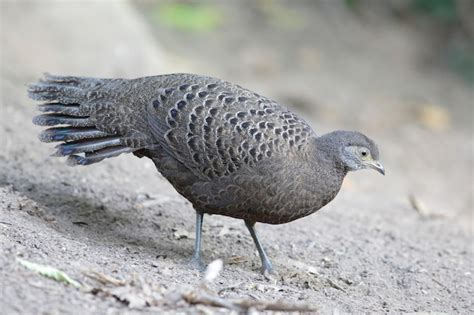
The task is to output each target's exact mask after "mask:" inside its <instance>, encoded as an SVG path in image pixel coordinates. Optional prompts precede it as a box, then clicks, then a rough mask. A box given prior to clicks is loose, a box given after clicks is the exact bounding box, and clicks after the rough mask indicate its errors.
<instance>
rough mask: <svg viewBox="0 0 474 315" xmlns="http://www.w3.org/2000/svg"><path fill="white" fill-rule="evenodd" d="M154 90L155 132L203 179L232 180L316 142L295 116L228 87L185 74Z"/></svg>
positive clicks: (149, 108)
mask: <svg viewBox="0 0 474 315" xmlns="http://www.w3.org/2000/svg"><path fill="white" fill-rule="evenodd" d="M174 76H179V75H174ZM148 85H150V84H148ZM155 86H159V88H156V90H155V92H154V93H152V94H153V97H151V98H149V99H148V100H147V105H146V117H147V122H148V124H149V127H150V130H151V133H152V134H153V136H154V137H155V139H156V140H157V141H158V142H159V143H160V144H161V146H162V147H163V149H164V150H166V151H167V152H168V154H170V155H172V156H173V157H174V158H176V159H177V160H179V161H180V162H181V163H182V164H184V165H185V166H186V167H188V168H189V169H190V170H192V172H193V173H195V174H196V175H198V176H199V177H201V178H207V179H212V178H215V177H222V176H226V175H230V174H232V173H234V172H236V171H237V170H239V169H240V168H241V167H243V166H250V167H251V166H254V165H255V164H256V163H259V162H261V161H264V160H266V159H269V158H271V156H272V155H279V156H282V155H283V156H285V155H291V153H292V152H296V151H301V150H305V149H306V142H307V141H308V140H309V139H310V138H312V137H314V133H313V131H312V129H311V127H310V126H309V125H308V124H307V123H306V122H305V121H304V120H302V119H301V118H299V117H298V116H297V115H295V114H294V113H292V112H290V111H288V110H287V109H286V108H284V107H283V106H280V105H279V104H278V103H276V102H274V101H272V100H269V99H267V98H265V97H263V96H261V95H258V94H256V93H253V92H251V91H249V90H246V89H243V88H241V87H240V86H237V85H233V84H231V83H229V82H225V81H220V80H218V79H214V78H209V77H201V76H193V75H181V77H170V78H166V79H165V80H161V82H160V83H157V84H156V85H155ZM149 89H153V88H152V87H151V86H150V87H149Z"/></svg>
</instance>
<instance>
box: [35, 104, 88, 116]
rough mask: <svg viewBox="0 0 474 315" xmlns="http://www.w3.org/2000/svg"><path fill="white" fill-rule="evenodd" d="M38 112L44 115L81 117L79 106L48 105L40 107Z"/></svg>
mask: <svg viewBox="0 0 474 315" xmlns="http://www.w3.org/2000/svg"><path fill="white" fill-rule="evenodd" d="M38 110H39V111H40V112H44V113H56V114H64V115H70V116H80V115H81V112H80V105H79V104H61V103H46V104H41V105H38Z"/></svg>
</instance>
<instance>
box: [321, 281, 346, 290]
mask: <svg viewBox="0 0 474 315" xmlns="http://www.w3.org/2000/svg"><path fill="white" fill-rule="evenodd" d="M326 281H327V283H329V285H330V286H331V287H333V288H334V289H336V290H340V291H342V292H346V290H344V289H343V288H341V287H340V286H339V285H338V284H337V283H335V282H334V281H332V280H331V279H329V278H327V279H326Z"/></svg>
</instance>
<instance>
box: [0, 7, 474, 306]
mask: <svg viewBox="0 0 474 315" xmlns="http://www.w3.org/2000/svg"><path fill="white" fill-rule="evenodd" d="M0 5H1V23H2V25H1V27H2V28H1V47H2V49H1V50H2V56H1V58H2V59H1V60H2V61H1V67H2V69H1V82H0V83H1V103H0V110H1V114H0V139H1V141H2V150H1V152H0V251H1V253H2V254H3V255H0V280H1V288H0V308H1V309H2V313H4V314H43V313H48V314H73V313H84V312H88V313H101V314H102V313H109V314H116V313H121V312H124V311H127V312H128V313H139V312H156V311H159V310H160V311H162V310H181V311H186V312H195V311H200V312H216V311H218V310H219V309H218V308H214V307H210V306H204V305H199V304H198V305H192V304H190V303H189V302H190V300H189V299H188V301H185V299H183V297H182V293H183V292H189V290H195V289H196V288H198V291H199V292H202V290H201V289H199V288H200V285H201V283H202V281H203V280H202V275H201V274H199V273H198V272H196V271H193V270H191V269H189V268H188V266H187V261H188V259H189V257H190V255H191V253H192V248H193V239H192V238H193V231H194V213H193V210H192V207H191V205H190V204H189V203H188V202H187V201H185V200H184V199H182V198H181V197H179V196H178V195H177V194H176V193H175V192H174V191H173V189H172V188H171V186H170V185H169V184H168V183H167V182H165V181H164V180H163V179H162V178H161V177H160V176H159V175H158V174H157V173H156V172H155V171H154V167H153V165H152V163H151V162H149V161H145V160H139V159H136V158H134V157H132V156H122V157H120V158H116V159H111V160H108V161H104V162H102V163H99V165H94V166H90V167H87V168H81V167H76V168H70V167H67V166H66V165H65V163H64V161H63V160H61V159H57V158H52V157H49V154H50V153H51V146H48V145H42V144H40V143H39V141H38V140H37V138H36V134H37V133H38V130H39V128H37V127H35V126H33V125H32V124H31V118H32V117H33V115H34V114H35V107H34V106H33V104H32V102H31V101H30V100H28V99H27V98H26V93H25V85H26V84H27V83H28V82H31V81H34V80H36V79H37V78H38V77H39V76H40V75H41V73H42V72H45V71H48V72H51V73H59V74H82V75H93V76H107V77H119V76H122V77H135V76H143V75H150V74H157V73H164V72H179V71H188V72H201V73H207V74H211V75H215V76H219V77H223V78H225V79H229V80H232V81H235V82H238V83H240V84H242V85H244V86H246V87H249V88H252V89H254V90H257V91H259V92H262V93H265V94H266V95H269V96H273V97H275V98H278V99H279V100H282V101H287V102H288V103H294V104H296V105H298V106H297V107H296V110H298V111H300V112H302V113H303V115H305V116H306V117H308V118H309V120H310V121H312V123H313V125H314V126H315V127H316V128H315V129H316V130H317V131H318V132H319V133H322V132H325V131H327V130H331V129H335V128H341V126H343V127H344V128H353V129H360V130H363V131H364V132H366V133H368V134H371V135H374V136H373V137H374V138H375V139H376V140H377V142H378V143H379V144H380V149H381V152H382V156H383V160H384V162H385V165H386V169H387V173H388V174H387V176H386V177H385V178H384V177H382V176H378V175H377V174H375V173H373V174H372V173H365V172H360V173H356V174H351V175H350V176H349V178H348V180H347V181H346V182H345V184H344V186H343V189H342V191H341V192H340V194H339V196H338V197H337V198H336V200H335V201H334V202H332V203H331V204H330V205H328V206H327V207H326V208H324V209H323V210H321V211H320V212H319V213H317V214H315V215H312V216H310V217H308V218H305V219H302V220H298V221H296V222H293V223H290V224H286V225H282V226H267V225H260V226H258V228H259V230H260V233H261V236H262V239H263V241H264V242H265V244H266V246H267V247H268V252H269V255H270V256H271V257H272V260H273V262H274V264H275V266H276V268H277V269H278V271H279V276H278V277H275V278H274V279H266V278H265V277H263V276H261V275H260V273H259V266H260V263H259V259H258V256H257V254H256V252H255V249H254V246H253V244H252V241H251V239H250V237H249V236H248V235H247V233H246V230H245V226H244V224H243V223H242V222H239V221H237V220H233V219H229V218H224V217H217V216H213V217H209V216H208V217H206V218H205V223H204V240H203V242H204V243H203V244H204V257H205V260H206V261H207V262H211V261H213V260H215V259H222V260H223V261H224V270H223V271H222V272H221V274H220V275H219V276H218V277H217V279H216V280H215V281H214V282H212V283H211V284H208V287H209V289H210V292H213V293H212V294H216V296H217V292H219V296H220V297H222V298H225V299H227V300H232V299H240V298H246V299H249V300H251V301H260V300H266V301H278V300H282V301H285V303H296V304H298V305H300V304H304V305H309V306H311V307H314V308H315V309H317V310H318V311H319V312H321V313H334V312H336V311H340V312H388V311H391V312H396V313H399V312H447V313H462V314H468V313H473V312H474V304H473V300H472V297H473V296H474V292H473V281H472V277H473V276H472V273H473V272H474V270H473V245H472V236H473V235H472V233H473V232H472V224H473V218H472V211H473V207H472V202H473V199H472V178H473V177H472V176H473V173H472V172H473V151H472V148H473V145H474V143H473V139H472V129H470V128H471V127H470V126H469V124H468V123H469V120H471V119H472V116H471V118H466V116H467V115H469V114H472V104H470V101H472V98H471V97H472V96H473V95H472V90H470V89H469V88H468V87H467V86H463V84H462V82H460V81H458V80H457V79H456V78H455V77H452V76H450V75H449V74H446V73H444V72H443V71H441V70H440V69H436V68H429V69H425V68H422V67H421V68H420V67H419V66H418V62H419V58H420V56H423V54H424V49H425V48H423V47H425V46H424V45H423V43H422V41H421V40H420V38H419V37H417V36H420V35H419V34H418V35H417V34H416V33H414V32H413V31H412V30H410V29H407V28H406V27H402V26H396V27H395V26H394V25H385V26H384V25H383V24H381V25H377V26H378V27H376V30H377V31H376V32H374V31H371V30H373V28H368V27H366V26H364V25H365V24H360V23H358V22H357V21H356V20H354V19H353V18H352V19H351V18H349V17H347V18H346V21H347V25H346V26H345V27H346V28H351V29H352V30H353V32H354V33H353V34H352V35H351V36H350V37H351V38H352V37H356V38H357V39H358V40H355V39H351V38H346V37H343V35H342V34H344V33H345V32H344V30H345V28H344V27H341V29H339V30H336V34H337V35H338V36H339V38H340V39H339V40H338V41H336V42H333V41H331V42H330V43H328V44H322V42H324V40H325V38H326V37H325V36H326V35H325V34H326V32H331V31H334V29H333V28H331V27H330V26H324V25H325V24H324V21H326V22H327V21H331V14H339V13H337V12H336V13H335V12H333V11H334V9H329V10H328V8H325V10H326V11H323V12H322V13H321V12H320V13H318V14H319V15H317V17H321V16H325V18H324V19H325V20H324V21H323V22H321V25H319V24H317V23H316V24H315V26H314V28H306V29H304V30H303V31H302V32H303V33H302V34H306V35H307V36H308V38H311V39H313V41H306V42H311V43H313V44H312V45H308V47H305V50H303V52H299V53H300V54H303V55H305V54H306V55H305V56H306V59H305V60H306V62H308V63H309V64H313V67H310V66H308V65H309V64H308V63H307V64H290V65H286V66H285V63H284V62H282V59H281V58H283V57H282V56H283V55H286V56H288V54H289V53H290V52H288V49H287V50H286V51H285V50H283V49H282V50H280V49H275V51H277V52H280V53H281V54H283V55H280V53H275V52H271V53H269V55H268V56H269V57H268V58H262V55H261V53H262V52H265V51H268V49H265V47H268V45H272V47H277V46H276V45H277V42H279V43H280V45H282V44H281V43H282V42H281V41H276V39H275V38H273V37H271V35H269V34H270V32H269V31H268V28H265V27H262V31H261V32H260V33H256V34H255V36H256V39H261V41H260V42H258V41H251V40H249V41H248V43H247V45H245V43H246V42H245V41H243V42H240V43H241V44H240V45H239V48H240V49H241V50H239V53H236V56H239V58H240V59H239V60H250V61H248V62H249V64H243V67H240V68H239V67H236V65H235V63H232V62H231V61H230V60H228V59H226V58H228V57H227V56H229V55H230V54H229V53H228V51H225V50H224V48H223V51H222V52H221V53H218V52H216V49H217V48H212V47H217V44H218V43H219V42H218V41H216V42H212V41H211V42H208V45H207V46H206V45H204V44H202V43H203V42H204V43H205V41H204V39H202V38H199V36H202V35H199V36H198V35H196V38H195V39H194V42H193V39H187V40H190V41H191V42H188V45H195V46H193V47H196V50H195V51H196V52H199V53H200V54H201V55H199V58H197V57H195V58H194V59H193V58H191V56H190V52H189V50H180V48H183V47H184V46H185V45H184V44H183V43H184V41H176V39H174V40H175V41H176V42H178V43H177V44H175V46H172V45H171V44H169V43H168V42H169V41H170V40H171V38H174V37H173V36H172V34H171V33H169V32H170V31H169V30H166V29H164V30H160V31H157V32H156V33H155V35H158V36H160V34H161V35H162V37H163V40H162V41H160V42H159V44H158V43H157V42H156V41H155V39H154V36H153V35H152V34H151V33H150V32H149V29H150V28H151V27H152V26H153V25H149V24H144V23H145V22H144V20H143V17H142V16H141V15H140V13H139V11H137V10H135V9H134V8H132V7H130V6H129V5H127V4H124V3H115V4H111V3H107V4H103V5H96V4H92V3H78V4H63V5H55V6H52V5H49V4H46V3H42V4H41V5H40V4H39V3H38V4H34V3H31V2H27V3H24V4H23V5H21V4H13V3H10V2H2V3H1V4H0ZM230 9H232V10H235V8H230ZM230 9H229V8H227V9H226V8H223V10H230ZM232 12H234V11H232ZM298 12H300V11H298ZM301 12H302V13H301V14H302V16H303V17H304V14H305V13H304V12H306V11H305V10H301ZM308 14H309V13H308ZM85 16H87V17H88V18H87V23H83V21H84V17H85ZM242 16H244V17H248V16H250V15H248V14H247V13H246V12H245V11H242V12H237V13H236V14H235V16H234V19H238V18H239V17H242ZM321 19H323V18H321ZM316 20H318V19H316ZM104 21H109V22H110V23H109V22H108V23H104ZM232 23H236V22H235V20H232V19H230V20H229V25H230V26H228V28H229V29H230V28H231V27H232V25H233V24H232ZM372 23H376V22H372ZM246 27H248V28H253V27H255V25H252V23H248V26H246ZM316 29H319V31H318V32H317V31H316ZM293 31H294V30H293ZM160 32H161V33H160ZM166 32H168V33H166ZM235 32H236V33H235V36H234V37H230V38H229V41H231V40H234V39H235V38H237V39H239V40H242V38H241V37H240V36H242V35H241V34H240V33H239V32H241V33H245V34H248V29H245V27H242V28H241V29H239V30H236V31H235ZM288 32H290V31H288ZM165 33H166V34H165ZM175 35H176V34H175ZM318 36H319V37H318ZM224 37H225V36H223V37H217V38H218V39H219V40H225V39H222V38H224ZM384 39H385V40H384ZM301 40H302V41H304V39H301ZM374 41H376V42H374ZM359 42H362V43H369V44H368V45H364V44H359ZM326 43H327V42H326ZM337 43H339V44H337ZM293 44H294V45H298V44H299V42H298V41H296V43H293ZM160 45H161V47H160ZM180 45H181V46H180ZM198 45H203V46H202V47H201V46H198ZM338 45H342V46H341V47H347V46H348V45H349V46H350V47H353V49H352V51H351V52H350V58H348V57H347V56H346V53H348V52H342V51H341V47H340V46H338ZM351 45H352V46H351ZM223 46H226V45H223ZM227 46H229V47H231V45H227ZM162 47H167V49H163V48H162ZM203 47H204V48H203ZM205 47H208V49H210V50H211V51H206V50H205ZM245 47H246V48H245ZM295 47H299V46H295ZM376 47H384V48H382V49H375V48H376ZM277 48H278V47H277ZM228 49H230V48H228ZM180 51H181V52H182V53H181V55H178V54H179V52H180ZM369 51H370V52H371V57H370V58H369V57H367V54H368V52H369ZM165 52H166V53H165ZM331 53H333V54H331ZM177 55H178V56H177ZM206 55H207V56H211V57H209V58H205V57H206ZM247 55H248V56H250V57H245V56H247ZM219 56H222V57H221V58H219ZM330 56H333V57H334V58H330ZM335 57H338V58H339V59H337V58H335ZM246 58H247V59H246ZM259 58H260V59H259ZM211 59H212V62H211V61H210V60H211ZM182 60H190V61H187V62H183V61H182ZM267 60H269V61H268V62H267ZM289 60H299V59H297V58H289ZM337 60H341V61H340V62H338V61H337ZM265 62H266V63H265ZM262 63H263V66H262ZM275 67H276V68H275ZM280 67H281V68H280ZM243 69H249V71H244V70H243ZM259 69H260V70H259ZM262 69H263V70H262ZM262 71H263V72H262ZM342 73H344V74H342ZM361 78H364V79H363V80H362V79H361ZM433 111H434V112H435V115H436V113H438V116H441V119H448V120H447V122H446V121H444V120H443V121H444V123H442V125H441V128H438V127H440V125H439V124H438V125H435V126H433V125H430V123H431V122H432V121H431V120H429V117H431V116H430V115H432V114H433ZM439 112H440V113H441V114H439ZM427 116H428V118H426V117H427ZM470 122H472V121H470ZM409 195H413V196H414V198H415V201H414V203H415V205H416V206H418V209H419V211H416V210H415V209H414V207H413V204H411V203H410V201H409ZM420 204H422V205H421V206H420ZM423 204H424V206H423ZM420 209H421V210H420ZM17 257H21V258H23V259H26V260H28V261H33V262H36V263H41V264H46V265H51V266H54V267H56V268H59V269H61V270H63V271H65V272H67V273H68V274H69V275H70V276H71V277H72V278H73V279H76V280H78V281H80V282H81V283H84V284H87V285H89V286H91V287H93V288H95V290H93V291H92V292H85V291H84V290H78V289H75V288H73V287H71V286H66V285H64V284H61V283H58V282H55V281H52V280H50V279H46V278H44V277H41V276H39V275H37V274H34V273H33V272H31V271H29V270H27V269H26V268H24V267H23V266H21V265H20V264H19V263H18V262H17V261H16V258H17ZM91 270H92V271H95V272H99V273H102V274H105V275H108V276H110V277H114V278H117V279H122V280H124V281H125V282H127V285H125V286H118V287H115V286H113V285H111V284H107V285H103V284H100V283H99V282H97V281H96V280H93V279H91V278H90V277H87V276H86V275H85V273H87V272H89V271H91ZM149 304H152V306H147V305H149ZM127 305H128V306H127Z"/></svg>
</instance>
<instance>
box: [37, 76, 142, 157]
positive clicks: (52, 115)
mask: <svg viewBox="0 0 474 315" xmlns="http://www.w3.org/2000/svg"><path fill="white" fill-rule="evenodd" d="M105 81H106V80H103V79H94V78H82V77H73V76H54V75H49V74H46V75H45V77H44V79H43V80H40V81H39V82H38V83H35V84H31V85H30V86H29V88H28V95H29V97H30V98H32V99H33V100H37V101H44V102H46V103H44V104H40V105H39V106H38V109H39V110H40V111H41V112H43V113H45V114H41V115H38V116H36V117H34V118H33V123H34V124H36V125H39V126H53V127H52V128H48V129H46V130H44V131H42V132H41V133H40V135H39V139H40V140H41V141H42V142H62V143H60V144H59V145H57V146H56V152H55V154H54V155H56V156H68V164H69V165H89V164H93V163H97V162H99V161H101V160H103V159H105V158H109V157H114V156H117V155H120V154H122V153H129V152H134V151H136V150H138V149H140V148H131V147H128V146H126V145H125V142H126V141H125V140H126V139H125V137H123V136H121V135H119V134H111V133H109V132H106V131H104V130H101V128H100V126H97V125H96V121H95V120H94V119H92V118H91V115H93V113H92V112H91V110H92V109H91V108H93V107H94V106H91V103H90V101H91V100H93V99H94V95H96V94H94V93H97V90H100V89H101V85H102V84H103V83H104V82H105ZM104 101H107V99H104Z"/></svg>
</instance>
